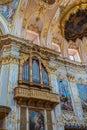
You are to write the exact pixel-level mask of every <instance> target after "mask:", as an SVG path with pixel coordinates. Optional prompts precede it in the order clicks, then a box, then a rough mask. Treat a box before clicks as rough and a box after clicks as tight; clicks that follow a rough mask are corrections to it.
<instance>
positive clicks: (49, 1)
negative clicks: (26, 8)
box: [42, 0, 55, 5]
mask: <svg viewBox="0 0 87 130" xmlns="http://www.w3.org/2000/svg"><path fill="white" fill-rule="evenodd" d="M42 1H43V2H45V3H47V4H49V5H52V4H54V3H55V0H42Z"/></svg>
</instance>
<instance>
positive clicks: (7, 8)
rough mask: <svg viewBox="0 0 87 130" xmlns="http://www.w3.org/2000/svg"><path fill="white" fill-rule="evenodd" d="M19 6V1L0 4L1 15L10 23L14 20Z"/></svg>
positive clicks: (14, 0)
mask: <svg viewBox="0 0 87 130" xmlns="http://www.w3.org/2000/svg"><path fill="white" fill-rule="evenodd" d="M17 6H18V0H12V1H11V2H9V1H8V2H6V3H4V4H0V14H2V15H3V16H4V17H5V19H6V20H7V21H8V22H11V21H12V20H13V15H14V13H15V10H16V8H17Z"/></svg>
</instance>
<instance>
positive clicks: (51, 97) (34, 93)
mask: <svg viewBox="0 0 87 130" xmlns="http://www.w3.org/2000/svg"><path fill="white" fill-rule="evenodd" d="M14 99H16V100H17V102H18V104H22V103H24V102H25V103H27V105H29V106H32V105H33V106H41V107H50V108H53V107H55V106H56V105H57V104H58V103H59V97H58V95H57V94H55V93H52V92H48V91H42V90H38V89H32V88H23V87H16V88H15V89H14ZM25 103H24V104H25Z"/></svg>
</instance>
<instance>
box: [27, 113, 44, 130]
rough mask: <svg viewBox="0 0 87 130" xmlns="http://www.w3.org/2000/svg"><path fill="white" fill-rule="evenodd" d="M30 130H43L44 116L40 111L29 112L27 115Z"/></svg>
mask: <svg viewBox="0 0 87 130" xmlns="http://www.w3.org/2000/svg"><path fill="white" fill-rule="evenodd" d="M29 121H30V130H45V126H44V115H43V112H41V111H31V112H30V115H29Z"/></svg>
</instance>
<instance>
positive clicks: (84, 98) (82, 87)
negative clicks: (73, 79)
mask: <svg viewBox="0 0 87 130" xmlns="http://www.w3.org/2000/svg"><path fill="white" fill-rule="evenodd" d="M77 88H78V93H79V97H80V100H81V104H82V108H83V110H87V84H77Z"/></svg>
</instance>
